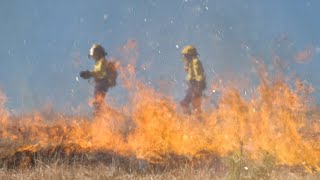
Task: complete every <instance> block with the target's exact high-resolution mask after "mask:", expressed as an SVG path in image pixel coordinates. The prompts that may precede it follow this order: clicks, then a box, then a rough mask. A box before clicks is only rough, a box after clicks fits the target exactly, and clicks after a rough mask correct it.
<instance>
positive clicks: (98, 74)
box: [90, 58, 108, 81]
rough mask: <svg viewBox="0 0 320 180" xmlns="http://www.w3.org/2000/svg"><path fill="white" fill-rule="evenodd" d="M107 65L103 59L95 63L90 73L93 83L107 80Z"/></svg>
mask: <svg viewBox="0 0 320 180" xmlns="http://www.w3.org/2000/svg"><path fill="white" fill-rule="evenodd" d="M107 65H108V62H107V60H106V59H105V58H101V59H100V60H98V61H96V62H95V65H94V67H93V70H92V71H91V72H90V74H91V76H92V77H93V78H94V80H95V81H100V80H103V79H106V78H107Z"/></svg>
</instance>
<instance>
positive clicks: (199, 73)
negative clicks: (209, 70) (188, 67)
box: [193, 60, 204, 82]
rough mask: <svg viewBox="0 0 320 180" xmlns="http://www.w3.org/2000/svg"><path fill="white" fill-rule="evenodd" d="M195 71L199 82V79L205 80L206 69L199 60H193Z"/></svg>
mask: <svg viewBox="0 0 320 180" xmlns="http://www.w3.org/2000/svg"><path fill="white" fill-rule="evenodd" d="M193 68H194V69H193V72H194V75H195V79H196V80H197V81H198V82H199V81H203V80H204V70H203V67H202V64H201V62H200V61H199V60H196V61H193Z"/></svg>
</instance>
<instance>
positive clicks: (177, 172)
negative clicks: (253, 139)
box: [0, 164, 320, 180]
mask: <svg viewBox="0 0 320 180" xmlns="http://www.w3.org/2000/svg"><path fill="white" fill-rule="evenodd" d="M319 178H320V175H319V174H304V175H299V174H295V173H292V172H290V171H288V170H281V171H277V170H275V171H273V172H272V173H271V176H270V177H269V178H268V179H309V180H313V179H314V180H316V179H319ZM0 179H8V180H9V179H23V180H28V179H32V180H35V179H46V180H51V179H55V180H56V179H186V180H187V179H190V180H191V179H232V178H230V176H228V173H226V174H225V175H223V176H221V175H218V173H217V172H216V171H215V170H214V169H211V168H207V167H204V168H193V167H191V166H189V165H186V166H182V167H179V168H174V169H170V170H166V171H163V172H161V173H159V172H152V171H148V172H143V173H142V172H138V171H132V172H128V171H125V170H123V169H121V168H119V167H117V166H115V165H109V166H107V165H104V164H99V165H94V166H84V165H64V164H60V165H57V164H51V165H46V164H42V165H40V164H39V165H38V166H37V167H35V168H32V169H23V170H22V169H19V170H18V169H16V170H8V169H1V170H0ZM241 179H264V178H259V177H258V176H257V177H250V178H246V177H241Z"/></svg>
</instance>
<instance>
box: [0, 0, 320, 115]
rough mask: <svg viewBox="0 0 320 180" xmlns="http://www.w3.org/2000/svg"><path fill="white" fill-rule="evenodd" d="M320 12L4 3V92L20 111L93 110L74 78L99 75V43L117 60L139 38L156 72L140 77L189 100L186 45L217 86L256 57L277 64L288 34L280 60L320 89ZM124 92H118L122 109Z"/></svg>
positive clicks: (150, 3) (183, 0)
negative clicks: (92, 56) (301, 56)
mask: <svg viewBox="0 0 320 180" xmlns="http://www.w3.org/2000/svg"><path fill="white" fill-rule="evenodd" d="M319 7H320V1H317V0H282V1H279V0H269V1H258V0H224V1H221V0H121V1H115V0H114V1H111V0H90V1H89V0H67V1H66V0H28V1H22V0H20V1H18V0H1V1H0V21H1V28H0V63H1V64H0V87H1V88H2V89H3V90H4V92H5V93H6V95H7V97H8V104H7V106H8V107H9V108H10V109H16V110H17V111H29V110H32V109H38V108H41V107H42V106H43V104H44V103H47V102H51V103H52V104H53V105H54V107H55V108H56V109H58V110H59V111H62V110H68V109H69V108H70V107H71V106H78V105H79V104H81V105H84V106H86V103H87V100H88V98H89V97H90V95H91V90H90V87H92V84H89V83H88V82H87V81H80V82H77V81H76V76H77V75H78V72H79V71H80V70H83V69H89V68H91V66H92V62H91V61H89V60H88V59H87V57H86V56H87V53H88V49H89V48H90V45H91V44H92V43H93V42H99V43H101V44H102V45H103V46H105V48H106V49H107V51H108V53H109V55H110V56H113V57H118V58H119V57H121V54H119V52H118V51H117V49H118V47H119V46H121V45H123V44H125V43H126V41H127V40H128V39H132V38H133V39H136V40H137V42H138V45H139V51H140V52H139V58H138V66H139V65H140V64H144V63H150V64H151V68H150V70H148V71H143V70H141V69H137V71H138V78H139V79H143V81H145V82H147V81H150V82H151V83H152V84H156V82H157V81H158V80H160V79H164V80H172V79H176V80H177V82H174V89H173V90H172V95H173V96H174V97H175V98H176V99H177V100H178V99H181V98H182V97H183V95H184V91H183V89H184V86H183V79H184V72H183V69H182V64H181V62H180V61H179V58H180V54H179V52H180V48H181V47H182V46H183V45H186V44H193V45H195V46H196V47H197V48H198V51H199V53H200V58H201V60H202V61H203V64H204V65H205V70H206V71H207V75H208V79H209V80H210V79H212V78H213V77H214V76H217V75H220V74H225V73H226V72H232V71H233V72H235V74H238V75H244V76H245V75H246V74H247V72H248V71H250V70H251V69H252V64H251V59H250V57H251V56H252V55H254V56H259V57H262V58H264V59H265V61H266V62H267V63H270V57H271V49H274V48H276V47H277V43H275V42H276V40H275V39H277V38H279V37H281V34H287V36H288V42H289V44H291V45H292V46H290V49H289V50H288V49H284V50H283V49H281V50H279V49H276V51H279V52H278V53H280V52H281V54H280V56H282V57H283V58H286V59H284V61H286V62H288V63H289V64H290V71H292V72H297V73H298V74H299V76H300V77H302V78H303V79H306V80H308V81H310V82H312V83H313V84H314V85H315V86H316V88H318V84H319V83H320V79H319V77H320V76H319V75H320V72H319V70H318V68H319V67H320V63H319V54H318V53H319V50H320V49H319V47H320V42H319V38H320V24H319V21H318V18H319V15H320V11H319ZM281 43H282V42H281ZM285 43H287V42H284V45H285ZM176 45H178V46H179V48H177V47H176ZM244 45H245V46H244ZM308 45H312V46H313V47H314V56H313V58H312V60H311V61H310V63H308V64H297V63H295V62H294V60H293V59H292V56H293V54H294V53H295V52H297V51H301V50H303V49H304V48H305V47H306V46H308ZM246 46H247V47H248V48H246ZM282 48H283V47H282ZM75 57H79V58H80V60H81V62H82V64H81V67H77V66H75V65H74V62H75V59H76V58H75ZM212 70H214V72H215V73H216V74H215V73H213V72H212ZM154 86H155V87H156V85H154ZM124 92H125V91H124V90H123V89H122V88H120V87H118V88H114V89H112V91H111V92H110V93H111V95H113V96H114V97H116V99H118V101H122V100H123V98H122V94H123V93H124ZM86 107H87V106H86ZM87 108H89V107H87Z"/></svg>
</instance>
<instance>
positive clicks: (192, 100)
mask: <svg viewBox="0 0 320 180" xmlns="http://www.w3.org/2000/svg"><path fill="white" fill-rule="evenodd" d="M181 53H182V55H183V58H182V61H183V63H184V69H185V72H186V73H187V78H186V80H187V82H188V89H187V93H186V95H185V97H184V99H183V100H182V101H181V102H180V104H181V106H182V108H183V110H184V111H185V112H186V113H191V111H190V104H191V105H192V109H193V110H194V111H195V112H196V113H201V99H202V94H203V91H204V89H205V88H206V77H205V72H204V69H203V66H202V63H201V61H200V60H199V58H198V52H197V49H196V48H195V47H193V46H191V45H188V46H185V47H184V48H183V49H182V51H181Z"/></svg>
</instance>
